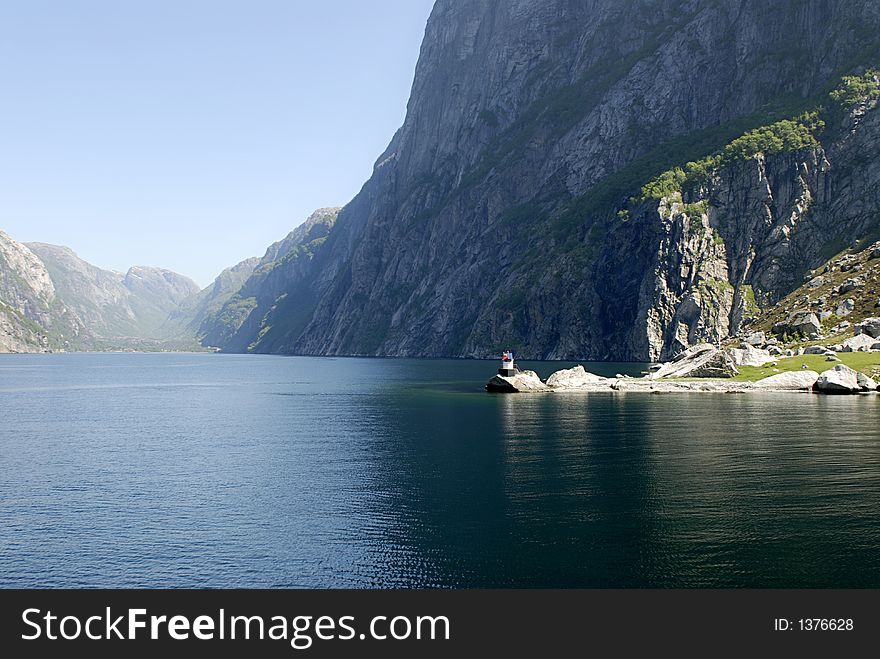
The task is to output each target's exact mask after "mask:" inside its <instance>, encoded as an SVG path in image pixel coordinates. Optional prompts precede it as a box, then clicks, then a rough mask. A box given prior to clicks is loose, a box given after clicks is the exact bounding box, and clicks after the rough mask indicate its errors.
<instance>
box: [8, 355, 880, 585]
mask: <svg viewBox="0 0 880 659" xmlns="http://www.w3.org/2000/svg"><path fill="white" fill-rule="evenodd" d="M172 366H173V368H171V367H172ZM561 366H564V365H560V364H530V365H529V367H531V368H535V370H538V372H539V373H540V374H541V375H543V376H546V375H548V374H549V372H550V371H552V370H555V369H556V368H559V367H561ZM602 368H603V369H604V371H605V373H606V374H613V373H614V372H630V373H638V371H639V370H641V367H640V366H639V365H620V364H611V365H603V366H602ZM591 369H593V370H598V369H597V368H596V367H595V366H591ZM493 370H494V364H493V363H491V362H475V361H470V362H468V361H465V362H461V361H417V360H360V359H312V358H275V357H257V356H234V355H228V356H226V355H53V356H26V355H21V356H4V357H2V358H0V376H2V381H0V415H2V419H3V423H2V424H0V585H3V586H36V585H46V586H82V585H89V586H319V587H324V586H340V587H493V586H497V587H506V586H520V587H565V586H634V587H645V586H661V587H667V586H669V587H730V586H767V587H776V586H782V587H785V586H818V587H825V586H840V587H846V586H871V587H878V586H880V559H878V556H877V551H876V549H877V547H878V545H880V542H878V541H880V511H878V508H877V502H878V501H880V423H878V421H880V397H876V396H874V397H828V398H826V397H819V396H813V395H801V394H788V395H786V394H750V395H730V394H667V395H650V394H635V393H630V394H620V393H597V394H590V395H575V394H551V395H492V394H486V393H485V392H483V391H482V390H481V389H482V384H483V382H485V380H486V379H487V378H488V377H489V375H490V374H491V372H492V371H493Z"/></svg>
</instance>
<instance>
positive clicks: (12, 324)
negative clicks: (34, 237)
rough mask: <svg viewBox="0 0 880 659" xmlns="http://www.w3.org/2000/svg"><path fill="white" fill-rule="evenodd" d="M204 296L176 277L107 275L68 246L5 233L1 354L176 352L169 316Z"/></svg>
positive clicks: (1, 243)
mask: <svg viewBox="0 0 880 659" xmlns="http://www.w3.org/2000/svg"><path fill="white" fill-rule="evenodd" d="M198 292H199V287H198V286H197V285H196V284H195V282H193V281H192V280H191V279H189V278H187V277H184V276H183V275H179V274H177V273H175V272H171V271H170V270H163V269H161V268H149V267H143V266H134V267H132V268H130V269H129V270H128V272H126V273H125V274H122V273H119V272H112V271H109V270H102V269H100V268H96V267H95V266H93V265H91V264H90V263H87V262H86V261H83V260H82V259H80V258H79V257H78V256H77V255H76V254H75V253H74V252H73V251H72V250H70V249H69V248H67V247H58V246H56V245H46V244H43V243H28V244H23V243H19V242H16V241H15V240H13V239H12V238H11V237H9V236H8V235H7V234H5V233H3V232H2V231H0V351H4V352H9V351H14V352H43V351H49V350H101V349H112V348H140V349H156V348H161V347H163V346H165V345H168V346H174V345H176V343H175V341H170V340H171V339H175V338H179V337H174V336H173V334H172V333H171V332H169V331H167V329H166V323H167V322H168V317H169V314H171V313H172V312H174V311H176V310H177V309H179V308H180V305H181V304H182V303H183V302H184V301H185V300H188V299H190V298H191V297H193V296H194V295H196V294H198ZM182 343H186V341H185V340H184V341H183V342H182ZM188 343H189V344H190V345H194V343H193V341H192V339H190V340H189V342H188Z"/></svg>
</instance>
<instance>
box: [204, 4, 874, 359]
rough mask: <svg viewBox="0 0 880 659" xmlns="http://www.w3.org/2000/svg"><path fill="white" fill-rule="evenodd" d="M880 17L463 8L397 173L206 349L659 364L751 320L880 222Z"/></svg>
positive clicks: (436, 12)
mask: <svg viewBox="0 0 880 659" xmlns="http://www.w3.org/2000/svg"><path fill="white" fill-rule="evenodd" d="M878 28H880V1H878V0H869V1H867V2H859V3H852V2H846V1H845V0H803V1H801V2H792V1H790V0H738V1H732V2H705V1H695V0H691V1H687V0H623V1H621V0H591V1H589V2H574V1H572V0H544V1H542V2H534V1H532V0H505V1H502V0H476V1H474V2H456V1H455V0H438V1H437V3H436V5H435V7H434V9H433V12H432V14H431V17H430V19H429V21H428V25H427V29H426V32H425V38H424V42H423V45H422V49H421V53H420V57H419V62H418V65H417V68H416V74H415V79H414V83H413V88H412V93H411V96H410V100H409V103H408V106H407V114H406V119H405V121H404V124H403V126H402V127H401V128H400V130H399V131H398V132H397V133H396V134H395V135H394V137H393V138H392V140H391V143H390V144H389V146H388V148H387V150H386V151H385V153H383V154H382V155H381V156H380V157H379V159H378V160H377V162H376V165H375V167H374V171H373V175H372V177H371V178H370V179H369V180H368V181H367V183H366V184H365V185H364V187H363V188H362V190H361V191H360V193H359V194H358V195H357V196H356V197H355V198H354V199H353V200H352V201H351V202H350V203H349V204H348V205H347V206H346V207H345V208H343V209H342V210H341V211H340V212H339V213H338V216H337V217H336V220H335V222H334V223H333V224H332V226H328V227H327V231H326V233H324V234H322V235H321V237H320V239H319V241H314V242H313V243H310V244H309V247H308V249H307V250H304V252H307V253H305V254H304V255H301V256H298V257H295V258H293V259H287V262H286V263H285V264H284V266H283V267H280V268H279V267H278V266H277V265H276V266H274V267H270V268H269V272H263V273H261V271H260V267H258V268H257V269H256V271H255V274H254V276H252V277H251V278H250V279H249V280H248V282H247V283H246V284H245V286H244V288H243V289H242V291H240V292H239V293H238V294H237V295H235V296H233V297H232V298H231V299H230V302H229V303H228V304H227V305H226V306H225V307H224V309H223V310H221V313H219V314H217V315H216V316H214V317H213V318H209V319H207V320H206V323H205V324H204V325H203V327H202V333H203V335H204V336H205V341H206V342H208V343H210V344H211V345H216V346H219V347H221V348H222V349H223V350H227V351H248V350H250V351H256V352H281V353H299V354H328V355H343V354H346V355H407V356H441V355H443V356H487V355H492V354H497V353H498V352H499V350H500V349H501V348H508V347H509V348H513V349H515V350H517V351H518V353H519V354H520V355H522V356H523V357H534V358H539V357H542V358H558V359H562V358H580V359H583V358H587V359H590V358H592V359H618V360H627V359H633V360H643V359H658V358H666V357H668V356H670V355H673V354H676V353H677V352H680V351H681V350H682V349H683V347H684V346H686V345H688V344H691V343H694V342H697V341H704V340H713V341H714V340H720V339H722V338H724V337H726V336H729V335H732V334H736V333H737V332H739V331H741V329H742V328H743V327H745V326H747V325H748V324H749V323H750V322H751V323H754V322H757V321H756V320H754V319H757V318H758V317H759V316H760V314H761V313H762V309H763V308H769V307H771V306H773V305H775V304H776V303H777V302H778V301H780V300H781V299H783V298H784V297H785V296H786V295H788V294H789V293H790V292H791V291H792V290H794V289H796V288H797V287H798V286H800V285H801V283H802V282H803V276H804V275H805V273H806V272H807V270H809V269H811V268H815V267H817V266H819V265H821V264H822V263H823V262H824V261H826V260H827V259H829V258H831V257H832V256H833V255H834V254H835V253H837V252H839V251H840V250H842V249H843V248H845V247H846V246H848V245H851V244H853V243H854V242H855V241H858V240H865V239H866V237H867V236H869V235H871V234H872V232H874V231H875V230H876V229H877V221H878V220H877V218H878V217H880V214H878V194H880V192H878V191H880V187H878V186H877V185H876V179H877V177H878V175H880V165H878V164H877V163H878V162H880V160H878V155H880V154H878V152H877V148H878V136H880V130H878V119H877V113H876V111H875V108H876V102H877V98H876V90H877V76H876V75H875V74H874V73H873V72H872V70H871V69H870V68H869V67H870V66H872V65H874V64H876V63H877V62H878V59H880V58H878V51H880V37H878V35H880V32H878ZM844 76H850V77H844ZM271 262H272V263H277V262H276V260H275V259H274V258H272V259H271ZM282 263H284V260H283V259H282Z"/></svg>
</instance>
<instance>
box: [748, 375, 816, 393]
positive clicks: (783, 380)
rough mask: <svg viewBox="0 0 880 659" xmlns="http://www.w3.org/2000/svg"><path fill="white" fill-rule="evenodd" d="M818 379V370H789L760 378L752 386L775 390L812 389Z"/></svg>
mask: <svg viewBox="0 0 880 659" xmlns="http://www.w3.org/2000/svg"><path fill="white" fill-rule="evenodd" d="M818 379H819V374H818V373H816V371H787V372H785V373H777V374H776V375H771V376H770V377H768V378H764V379H763V380H758V381H757V382H754V383H753V384H752V386H753V387H754V388H755V389H772V390H774V391H810V390H812V388H813V385H814V384H816V380H818Z"/></svg>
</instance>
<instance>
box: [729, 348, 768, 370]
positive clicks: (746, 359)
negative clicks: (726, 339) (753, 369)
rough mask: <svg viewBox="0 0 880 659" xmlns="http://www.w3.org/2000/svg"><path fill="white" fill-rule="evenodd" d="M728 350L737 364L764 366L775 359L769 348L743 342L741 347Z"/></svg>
mask: <svg viewBox="0 0 880 659" xmlns="http://www.w3.org/2000/svg"><path fill="white" fill-rule="evenodd" d="M727 352H728V354H729V355H730V356H731V358H732V359H733V363H734V364H735V365H736V366H763V365H764V364H769V363H770V362H772V361H774V358H773V356H772V355H771V354H770V352H769V351H768V350H763V349H761V348H755V347H754V346H750V345H748V344H743V346H742V347H741V348H729V349H728V350H727ZM780 352H781V351H780Z"/></svg>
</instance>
